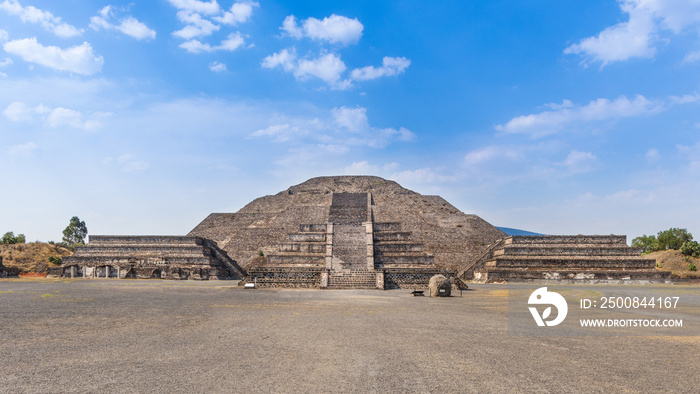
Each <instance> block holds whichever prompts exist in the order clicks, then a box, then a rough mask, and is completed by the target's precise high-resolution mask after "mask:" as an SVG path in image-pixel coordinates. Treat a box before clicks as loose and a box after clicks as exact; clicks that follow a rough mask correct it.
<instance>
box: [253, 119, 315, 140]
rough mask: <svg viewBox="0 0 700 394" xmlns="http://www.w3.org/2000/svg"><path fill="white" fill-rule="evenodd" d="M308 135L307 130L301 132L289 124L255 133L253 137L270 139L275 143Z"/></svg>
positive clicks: (274, 126) (270, 127) (273, 126)
mask: <svg viewBox="0 0 700 394" xmlns="http://www.w3.org/2000/svg"><path fill="white" fill-rule="evenodd" d="M304 134H308V132H307V131H306V130H301V129H299V128H298V127H296V126H290V125H289V123H285V124H277V125H272V126H269V127H266V128H264V129H260V130H257V131H255V132H253V133H252V134H251V135H250V136H251V137H270V138H271V139H272V141H274V142H287V141H289V140H291V139H293V138H295V137H297V136H300V135H304Z"/></svg>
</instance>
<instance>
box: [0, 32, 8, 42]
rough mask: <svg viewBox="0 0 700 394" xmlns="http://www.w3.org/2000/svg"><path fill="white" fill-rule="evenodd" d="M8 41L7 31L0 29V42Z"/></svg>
mask: <svg viewBox="0 0 700 394" xmlns="http://www.w3.org/2000/svg"><path fill="white" fill-rule="evenodd" d="M9 39H10V34H9V33H8V32H7V30H3V29H0V42H5V41H7V40H9Z"/></svg>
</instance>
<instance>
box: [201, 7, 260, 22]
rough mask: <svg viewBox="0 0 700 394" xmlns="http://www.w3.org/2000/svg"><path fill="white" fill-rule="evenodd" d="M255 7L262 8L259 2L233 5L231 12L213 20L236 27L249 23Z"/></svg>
mask: <svg viewBox="0 0 700 394" xmlns="http://www.w3.org/2000/svg"><path fill="white" fill-rule="evenodd" d="M253 7H260V4H259V3H257V2H250V3H233V5H232V6H231V9H230V10H229V11H226V12H224V14H223V15H221V16H215V17H213V18H212V19H214V20H215V21H217V22H219V23H222V24H224V25H235V24H238V23H243V22H247V21H248V20H249V19H250V17H251V16H252V15H253Z"/></svg>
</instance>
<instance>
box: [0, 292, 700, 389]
mask: <svg viewBox="0 0 700 394" xmlns="http://www.w3.org/2000/svg"><path fill="white" fill-rule="evenodd" d="M631 286H633V285H628V286H597V287H595V288H596V289H600V291H601V292H604V293H615V292H616V291H618V292H621V293H622V294H624V292H629V291H630V289H632V287H631ZM637 288H639V286H637ZM669 288H671V289H672V290H673V291H675V292H677V293H678V294H680V295H681V298H682V299H686V300H688V301H690V302H697V300H698V297H700V287H698V286H697V285H675V286H671V285H649V286H647V287H644V288H643V289H644V291H647V290H646V289H649V290H650V291H651V290H655V289H662V290H664V289H666V290H667V289H669ZM507 293H508V290H507V287H506V286H505V285H470V289H469V290H467V291H464V293H463V296H462V297H460V294H459V293H457V294H456V296H453V297H450V298H429V297H412V296H411V294H410V291H408V290H389V291H379V290H339V291H323V290H299V289H294V290H283V289H275V290H273V289H255V290H245V289H243V288H241V287H238V286H236V282H235V281H208V282H197V281H161V280H122V281H120V280H84V279H79V280H48V279H42V280H34V279H32V280H28V279H7V280H2V281H0V316H1V317H2V322H1V324H0V341H1V342H2V347H1V348H0V349H1V350H0V359H2V365H3V368H2V374H0V391H1V392H8V393H25V392H26V393H49V392H188V393H189V392H279V393H285V392H697V387H698V385H699V384H700V378H699V377H698V376H700V366H699V365H698V354H700V337H698V336H654V337H650V336H600V337H591V336H554V337H533V336H515V335H511V334H510V333H509V332H508V297H507ZM681 317H683V318H684V319H685V321H687V322H688V323H686V324H695V325H697V324H698V321H699V320H700V315H698V314H697V313H695V312H692V311H691V312H688V311H687V310H685V311H683V312H682V316H681Z"/></svg>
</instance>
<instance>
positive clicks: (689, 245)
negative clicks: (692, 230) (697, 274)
mask: <svg viewBox="0 0 700 394" xmlns="http://www.w3.org/2000/svg"><path fill="white" fill-rule="evenodd" d="M681 253H683V254H684V255H686V256H693V257H700V243H698V241H685V242H684V243H683V246H681Z"/></svg>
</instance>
